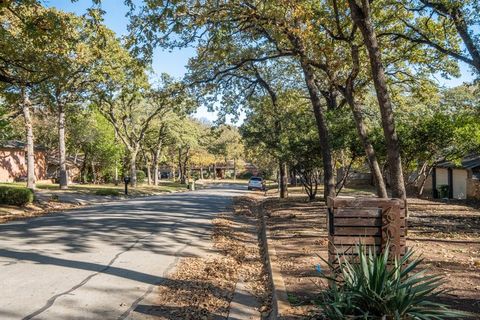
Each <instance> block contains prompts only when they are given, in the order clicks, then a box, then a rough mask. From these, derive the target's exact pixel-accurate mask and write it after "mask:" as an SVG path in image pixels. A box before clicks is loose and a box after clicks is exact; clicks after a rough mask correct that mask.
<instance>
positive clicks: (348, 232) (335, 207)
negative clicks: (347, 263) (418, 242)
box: [327, 197, 407, 264]
mask: <svg viewBox="0 0 480 320" xmlns="http://www.w3.org/2000/svg"><path fill="white" fill-rule="evenodd" d="M327 207H328V217H327V227H328V240H329V245H328V253H329V254H328V257H329V262H330V263H333V264H335V263H337V262H338V261H337V253H343V254H345V255H347V256H352V257H355V256H356V248H355V245H356V244H359V243H362V244H363V245H365V246H367V247H368V248H371V249H372V250H374V251H375V252H377V253H379V252H381V250H383V248H385V246H386V245H387V243H389V245H390V254H391V255H392V256H397V257H399V256H402V255H403V254H404V253H405V251H406V243H405V238H406V234H407V219H406V216H407V215H406V212H407V203H406V201H405V200H401V199H380V198H346V197H335V198H333V197H329V198H328V199H327Z"/></svg>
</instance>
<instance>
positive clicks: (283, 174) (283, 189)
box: [278, 161, 288, 198]
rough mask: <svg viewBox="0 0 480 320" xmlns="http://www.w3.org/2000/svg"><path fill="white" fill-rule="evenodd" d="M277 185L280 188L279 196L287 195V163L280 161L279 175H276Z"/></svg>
mask: <svg viewBox="0 0 480 320" xmlns="http://www.w3.org/2000/svg"><path fill="white" fill-rule="evenodd" d="M278 176H279V177H278V186H279V189H280V198H286V197H288V190H287V186H288V184H287V165H286V163H285V162H283V161H280V166H279V175H278Z"/></svg>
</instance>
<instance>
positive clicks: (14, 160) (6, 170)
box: [0, 149, 47, 182]
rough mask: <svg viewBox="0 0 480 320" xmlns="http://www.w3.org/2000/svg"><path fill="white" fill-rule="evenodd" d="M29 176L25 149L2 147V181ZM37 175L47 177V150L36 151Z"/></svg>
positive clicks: (0, 176)
mask: <svg viewBox="0 0 480 320" xmlns="http://www.w3.org/2000/svg"><path fill="white" fill-rule="evenodd" d="M26 176H27V164H26V161H25V151H24V150H22V149H0V182H14V181H16V180H19V179H20V178H22V177H26ZM35 177H36V179H37V180H44V179H46V178H47V159H46V156H45V152H43V151H36V152H35Z"/></svg>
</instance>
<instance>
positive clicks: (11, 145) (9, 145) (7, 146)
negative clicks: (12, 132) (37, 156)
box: [0, 140, 46, 150]
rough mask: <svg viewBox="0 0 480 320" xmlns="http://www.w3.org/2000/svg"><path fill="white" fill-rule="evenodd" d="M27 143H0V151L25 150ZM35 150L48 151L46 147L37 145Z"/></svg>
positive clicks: (15, 141) (17, 141)
mask: <svg viewBox="0 0 480 320" xmlns="http://www.w3.org/2000/svg"><path fill="white" fill-rule="evenodd" d="M25 148H26V143H25V142H23V141H20V140H7V141H3V142H0V149H20V150H25ZM35 150H46V148H45V147H44V146H41V145H35Z"/></svg>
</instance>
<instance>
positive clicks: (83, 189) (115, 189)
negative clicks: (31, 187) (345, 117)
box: [0, 181, 186, 196]
mask: <svg viewBox="0 0 480 320" xmlns="http://www.w3.org/2000/svg"><path fill="white" fill-rule="evenodd" d="M0 185H1V186H9V187H25V186H26V184H25V183H24V182H13V183H0ZM36 187H37V189H40V190H58V191H59V192H75V193H86V194H96V195H122V194H123V193H124V190H125V186H124V184H119V185H118V186H116V185H114V184H71V185H69V187H68V190H59V187H58V184H47V183H37V185H36ZM184 189H186V186H185V185H182V184H180V183H176V182H170V181H161V182H160V184H159V185H158V186H153V185H147V184H139V185H138V186H137V187H136V188H132V187H131V186H129V187H128V193H129V194H130V195H133V196H141V195H154V194H157V193H162V192H172V191H177V190H184Z"/></svg>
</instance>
